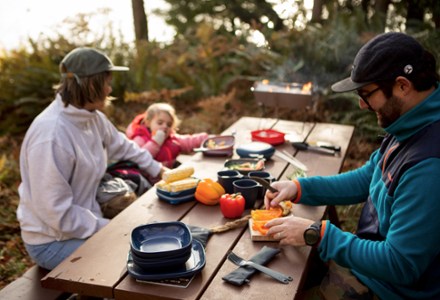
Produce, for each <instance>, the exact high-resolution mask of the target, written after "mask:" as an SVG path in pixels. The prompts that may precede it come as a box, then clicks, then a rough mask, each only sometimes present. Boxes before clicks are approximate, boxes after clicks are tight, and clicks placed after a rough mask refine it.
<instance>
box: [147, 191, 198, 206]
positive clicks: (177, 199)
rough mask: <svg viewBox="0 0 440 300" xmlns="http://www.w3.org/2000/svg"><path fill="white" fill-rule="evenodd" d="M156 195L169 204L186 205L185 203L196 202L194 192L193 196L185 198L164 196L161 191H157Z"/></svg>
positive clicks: (185, 196)
mask: <svg viewBox="0 0 440 300" xmlns="http://www.w3.org/2000/svg"><path fill="white" fill-rule="evenodd" d="M156 195H157V196H158V197H159V199H160V200H162V201H166V202H168V203H170V204H180V203H184V202H188V201H192V200H195V198H194V192H193V193H192V194H189V195H184V196H178V197H176V196H167V195H164V194H163V193H162V192H160V191H159V190H156Z"/></svg>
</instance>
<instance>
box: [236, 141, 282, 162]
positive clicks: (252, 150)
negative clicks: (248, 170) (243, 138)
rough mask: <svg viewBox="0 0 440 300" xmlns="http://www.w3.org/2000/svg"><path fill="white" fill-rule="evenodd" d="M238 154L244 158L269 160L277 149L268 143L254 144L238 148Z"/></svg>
mask: <svg viewBox="0 0 440 300" xmlns="http://www.w3.org/2000/svg"><path fill="white" fill-rule="evenodd" d="M236 152H237V154H238V155H239V156H240V157H243V158H253V157H254V158H265V159H269V158H271V157H272V155H273V154H274V153H275V148H274V147H273V146H272V145H271V144H268V143H263V142H252V143H249V144H245V145H242V146H240V147H238V148H237V150H236Z"/></svg>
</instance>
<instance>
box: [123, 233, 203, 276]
mask: <svg viewBox="0 0 440 300" xmlns="http://www.w3.org/2000/svg"><path fill="white" fill-rule="evenodd" d="M205 264H206V256H205V249H204V248H203V246H202V244H201V243H200V242H199V241H197V240H193V241H192V249H191V256H190V257H189V259H188V260H187V261H186V263H185V264H184V265H182V266H178V267H176V268H173V269H170V268H166V269H161V270H160V271H159V270H158V271H150V270H145V269H142V268H141V267H139V266H138V265H136V264H135V263H134V262H133V258H132V257H131V254H130V253H128V259H127V271H128V274H130V275H131V276H133V277H134V278H135V279H138V280H162V279H172V278H180V277H189V276H192V275H194V274H196V273H198V272H200V271H201V270H202V269H203V267H204V266H205Z"/></svg>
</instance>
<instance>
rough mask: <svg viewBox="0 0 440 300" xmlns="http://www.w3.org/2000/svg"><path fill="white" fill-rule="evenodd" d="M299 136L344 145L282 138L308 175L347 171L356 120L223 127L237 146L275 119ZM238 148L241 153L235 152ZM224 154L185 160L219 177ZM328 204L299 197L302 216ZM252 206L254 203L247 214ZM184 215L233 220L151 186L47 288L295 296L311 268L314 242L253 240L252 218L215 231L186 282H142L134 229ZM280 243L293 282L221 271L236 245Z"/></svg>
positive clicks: (172, 295) (242, 249)
mask: <svg viewBox="0 0 440 300" xmlns="http://www.w3.org/2000/svg"><path fill="white" fill-rule="evenodd" d="M272 126H273V129H275V130H279V131H282V132H285V133H286V134H288V135H289V138H294V139H296V140H299V141H317V140H321V141H326V142H331V143H333V144H336V145H339V146H341V152H340V154H339V155H335V156H327V155H321V154H317V153H313V152H309V151H296V150H295V149H294V148H293V147H292V146H291V145H290V144H289V143H288V142H286V143H284V144H282V145H277V146H275V147H276V149H277V150H278V151H287V152H289V153H292V154H293V155H294V156H295V157H296V158H298V159H299V160H300V161H302V162H303V163H304V164H305V165H306V166H307V167H308V169H309V171H308V172H307V176H312V175H331V174H337V173H339V172H340V170H341V167H342V164H343V161H344V158H345V155H346V151H347V148H348V146H349V143H350V140H351V138H352V135H353V131H354V127H353V126H346V125H338V124H324V123H303V122H294V121H287V120H277V119H267V118H254V117H242V118H241V119H239V120H238V121H237V122H235V123H234V124H232V125H231V126H230V127H229V128H228V129H227V130H225V131H224V132H223V133H222V134H223V135H230V134H232V133H234V134H235V146H236V147H237V146H239V145H242V144H246V143H249V142H251V134H250V132H251V131H252V130H256V129H262V128H269V127H272ZM235 156H236V154H234V157H235ZM224 162H225V158H224V157H206V156H204V155H203V154H202V153H196V154H194V155H193V156H191V157H190V159H189V160H187V161H185V164H186V165H192V166H194V169H195V174H194V176H195V177H197V178H211V179H215V180H216V179H217V172H218V171H220V170H221V169H222V168H223V164H224ZM265 170H266V171H268V172H270V173H271V174H272V175H273V176H274V177H275V178H276V179H278V180H285V179H286V176H287V175H288V174H290V173H291V172H293V171H294V168H293V167H292V166H291V165H289V164H288V163H287V162H285V161H284V160H282V159H280V158H278V157H275V156H273V157H272V158H271V159H269V160H268V161H266V164H265ZM326 209H327V207H324V206H320V207H309V206H304V205H296V204H295V205H294V208H293V213H294V214H295V215H298V216H303V217H308V218H311V219H314V220H319V219H321V218H322V217H323V215H324V213H325V211H326ZM247 213H249V210H248V211H246V212H245V214H247ZM176 220H180V221H182V222H184V223H185V224H187V225H193V226H200V227H204V228H211V227H214V226H217V225H222V224H225V223H226V222H228V221H230V220H228V219H225V218H224V217H223V215H222V214H221V212H220V209H219V206H218V205H217V206H206V205H203V204H201V203H199V202H197V201H191V202H186V203H181V204H178V205H171V204H169V203H167V202H164V201H160V200H159V199H158V197H157V195H156V191H155V188H152V189H150V190H149V191H147V192H146V193H145V194H144V195H142V196H141V197H140V198H139V199H138V200H137V201H135V202H134V203H133V204H132V205H130V206H129V207H128V208H127V209H125V210H124V211H123V212H121V213H120V214H119V215H117V216H116V217H115V218H113V219H112V220H111V222H110V223H109V224H108V225H107V226H105V227H104V228H103V229H101V230H100V231H99V232H97V233H96V234H95V235H93V236H92V237H90V238H89V239H88V240H87V241H86V242H85V243H84V244H83V245H82V246H81V247H80V248H78V249H77V250H76V251H75V252H74V253H73V254H72V255H71V256H70V257H68V258H67V259H66V260H65V261H63V262H62V263H61V264H60V265H59V266H57V267H56V268H55V269H54V270H52V271H51V272H50V273H49V274H47V276H45V277H44V278H43V279H42V281H41V282H42V285H43V286H44V287H47V288H51V289H57V290H62V291H65V292H71V293H78V294H80V295H87V296H95V297H105V298H114V299H130V300H131V299H209V300H212V299H243V298H244V299H263V298H265V297H267V296H268V291H270V297H271V299H272V298H274V299H294V298H295V295H296V293H297V291H298V290H299V289H300V288H301V285H302V284H303V280H304V277H305V273H306V270H307V261H308V258H309V255H310V251H311V248H310V247H292V246H280V245H279V244H278V243H277V242H261V241H258V242H255V241H252V240H251V237H250V233H249V229H248V227H247V226H245V227H242V228H236V229H233V230H230V231H227V232H224V233H220V234H213V235H212V236H211V237H210V239H209V240H208V243H207V245H206V248H205V252H206V265H205V267H204V268H203V269H202V271H201V272H200V273H199V274H197V275H196V276H195V277H194V278H193V280H192V282H191V283H190V285H189V286H188V287H187V288H177V287H169V286H161V285H155V284H149V283H143V282H142V283H141V282H137V281H136V280H135V279H134V278H133V277H131V276H130V275H129V274H128V273H127V270H126V263H127V255H128V251H129V249H130V244H129V240H130V233H131V231H132V229H133V228H134V227H136V226H138V225H141V224H146V223H149V222H157V221H176ZM265 245H266V246H270V247H273V248H280V250H281V253H279V254H278V255H276V257H275V258H274V259H272V260H271V261H270V262H269V264H268V266H269V267H270V268H272V269H274V270H277V271H279V272H282V273H285V274H287V275H290V276H292V277H293V281H292V282H291V283H289V284H281V283H279V282H277V281H274V280H273V279H272V278H270V277H268V276H266V275H264V274H261V273H258V272H257V273H256V274H254V275H253V276H252V278H251V281H250V283H249V284H245V285H243V286H241V287H237V286H233V285H231V284H229V283H226V282H225V281H223V280H222V277H223V276H225V275H226V274H228V273H229V272H231V271H233V270H234V269H236V268H237V267H236V266H235V265H233V264H232V263H231V262H229V261H228V260H227V259H226V257H227V254H228V252H229V251H231V250H233V251H234V252H235V253H237V254H238V255H240V256H242V257H244V258H246V259H248V258H251V257H252V256H253V255H254V254H256V253H257V252H258V251H259V250H260V249H261V248H262V247H263V246H265Z"/></svg>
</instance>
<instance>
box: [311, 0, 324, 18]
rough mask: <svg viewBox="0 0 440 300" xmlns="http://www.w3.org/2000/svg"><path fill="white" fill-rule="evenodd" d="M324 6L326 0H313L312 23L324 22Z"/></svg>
mask: <svg viewBox="0 0 440 300" xmlns="http://www.w3.org/2000/svg"><path fill="white" fill-rule="evenodd" d="M323 6H324V0H313V9H312V19H311V20H310V22H311V23H321V22H322V9H323Z"/></svg>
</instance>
